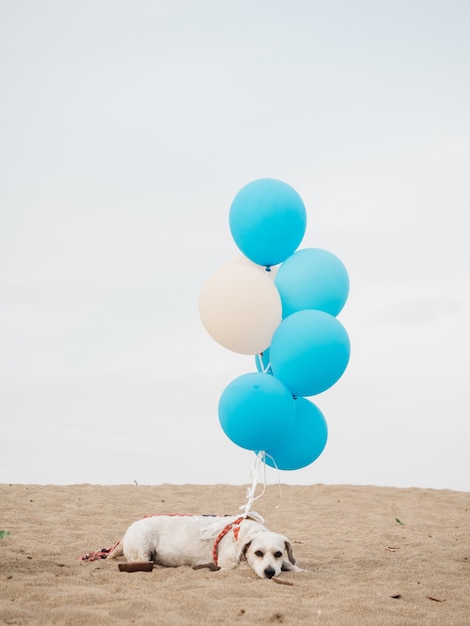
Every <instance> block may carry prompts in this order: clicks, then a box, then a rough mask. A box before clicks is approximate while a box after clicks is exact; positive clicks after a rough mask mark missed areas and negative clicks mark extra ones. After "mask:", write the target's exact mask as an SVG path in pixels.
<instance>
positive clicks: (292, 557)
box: [286, 539, 295, 565]
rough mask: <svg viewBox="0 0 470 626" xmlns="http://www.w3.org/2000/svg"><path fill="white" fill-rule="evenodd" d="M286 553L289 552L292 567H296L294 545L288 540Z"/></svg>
mask: <svg viewBox="0 0 470 626" xmlns="http://www.w3.org/2000/svg"><path fill="white" fill-rule="evenodd" d="M286 552H287V558H288V559H289V561H290V562H291V563H292V565H295V557H294V552H293V550H292V544H291V542H290V541H289V540H288V539H286Z"/></svg>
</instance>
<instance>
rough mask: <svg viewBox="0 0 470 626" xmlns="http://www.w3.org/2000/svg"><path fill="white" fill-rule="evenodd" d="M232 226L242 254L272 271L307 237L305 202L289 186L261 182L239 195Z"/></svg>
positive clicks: (278, 181)
mask: <svg viewBox="0 0 470 626" xmlns="http://www.w3.org/2000/svg"><path fill="white" fill-rule="evenodd" d="M229 222H230V230H231V233H232V237H233V239H234V240H235V243H236V244H237V246H238V247H239V249H240V250H241V251H242V252H243V254H244V255H245V256H246V257H248V258H249V259H250V260H251V261H253V262H254V263H257V264H258V265H264V266H266V267H270V266H271V265H277V264H278V263H281V262H282V261H284V260H285V259H287V257H288V256H290V255H291V254H292V253H293V252H294V251H295V250H296V248H297V247H298V245H299V244H300V242H301V241H302V239H303V236H304V234H305V228H306V225H307V213H306V211H305V206H304V203H303V201H302V198H301V197H300V196H299V194H298V193H297V192H296V191H295V189H293V188H292V187H291V186H290V185H288V184H287V183H284V182H282V181H280V180H276V179H274V178H260V179H259V180H254V181H252V182H251V183H248V185H245V187H243V188H242V189H241V190H240V191H239V192H238V193H237V195H236V196H235V198H234V200H233V202H232V205H231V207H230V214H229Z"/></svg>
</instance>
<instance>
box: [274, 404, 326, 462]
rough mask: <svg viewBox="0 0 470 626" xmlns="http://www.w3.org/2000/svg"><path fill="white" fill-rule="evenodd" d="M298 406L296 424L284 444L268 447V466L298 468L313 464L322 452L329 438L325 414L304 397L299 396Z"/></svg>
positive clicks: (296, 405) (296, 406) (282, 442)
mask: <svg viewBox="0 0 470 626" xmlns="http://www.w3.org/2000/svg"><path fill="white" fill-rule="evenodd" d="M295 408H296V413H295V421H294V427H293V428H292V430H291V431H290V433H289V434H288V435H287V436H286V437H285V439H283V440H282V441H281V443H279V444H278V445H277V446H276V447H274V448H269V449H268V450H266V456H265V458H264V462H265V463H266V465H270V466H271V467H277V468H278V469H280V470H297V469H301V468H302V467H306V466H307V465H310V463H313V462H314V461H315V460H316V459H317V458H318V457H319V456H320V454H321V453H322V452H323V450H324V448H325V446H326V441H327V439H328V426H327V424H326V420H325V418H324V416H323V413H322V412H321V411H320V409H319V408H318V407H317V406H315V405H314V404H313V403H312V402H310V401H309V400H306V399H305V398H297V399H296V401H295ZM268 455H269V456H268ZM270 457H271V458H270Z"/></svg>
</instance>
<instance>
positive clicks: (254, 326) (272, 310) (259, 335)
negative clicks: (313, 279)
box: [199, 263, 282, 354]
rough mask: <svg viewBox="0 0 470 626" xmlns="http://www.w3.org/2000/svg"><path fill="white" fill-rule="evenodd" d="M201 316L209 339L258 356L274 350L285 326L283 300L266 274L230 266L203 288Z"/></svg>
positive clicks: (246, 267)
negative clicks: (276, 337) (278, 331)
mask: <svg viewBox="0 0 470 626" xmlns="http://www.w3.org/2000/svg"><path fill="white" fill-rule="evenodd" d="M199 314H200V316H201V320H202V323H203V325H204V327H205V329H206V330H207V332H208V333H209V335H210V336H211V337H212V339H214V340H215V341H217V343H220V345H222V346H223V347H224V348H228V349H229V350H232V351H233V352H238V353H240V354H258V353H259V352H262V351H263V350H266V348H268V347H269V346H270V344H271V339H272V336H273V334H274V331H275V330H276V328H277V327H278V326H279V324H280V323H281V319H282V303H281V297H280V295H279V292H278V290H277V288H276V286H275V285H274V283H273V281H272V280H270V278H269V277H268V276H267V275H266V272H260V271H259V269H257V268H255V267H250V266H248V265H245V264H243V263H242V264H240V263H227V264H226V265H224V266H223V267H221V268H220V269H219V270H217V271H216V272H215V273H214V274H212V276H210V277H209V278H208V279H207V281H206V282H205V284H204V285H203V287H202V289H201V293H200V297H199Z"/></svg>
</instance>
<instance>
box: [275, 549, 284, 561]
mask: <svg viewBox="0 0 470 626" xmlns="http://www.w3.org/2000/svg"><path fill="white" fill-rule="evenodd" d="M281 556H282V552H279V550H278V551H277V552H275V553H274V558H275V559H280V558H281Z"/></svg>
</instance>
